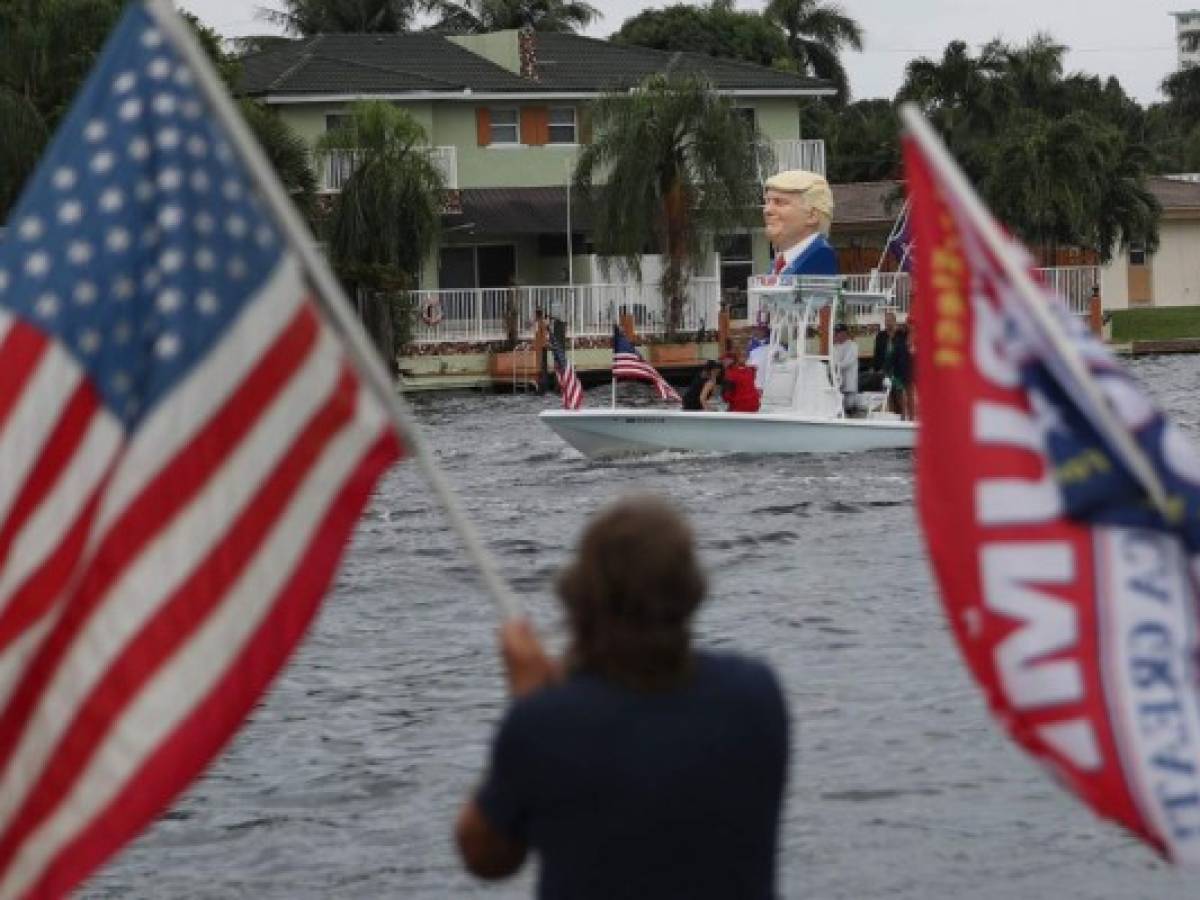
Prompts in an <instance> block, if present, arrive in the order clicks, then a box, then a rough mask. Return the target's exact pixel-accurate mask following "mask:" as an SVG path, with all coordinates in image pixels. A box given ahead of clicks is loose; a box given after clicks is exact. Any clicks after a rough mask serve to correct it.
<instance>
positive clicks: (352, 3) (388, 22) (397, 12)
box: [258, 0, 429, 37]
mask: <svg viewBox="0 0 1200 900" xmlns="http://www.w3.org/2000/svg"><path fill="white" fill-rule="evenodd" d="M281 2H282V5H283V8H282V9H270V8H267V7H259V9H258V13H259V15H260V16H262V18H263V19H265V20H266V21H268V22H270V23H271V24H272V25H276V26H278V27H280V28H282V29H283V30H284V31H285V32H287V33H288V34H292V35H301V36H304V37H308V36H309V35H314V34H328V33H330V32H353V33H371V34H378V33H389V32H397V31H408V30H409V29H410V28H411V27H412V26H413V24H414V23H415V21H416V18H417V14H418V13H420V12H421V11H423V10H424V9H425V8H426V7H427V6H428V5H429V4H428V3H427V2H426V0H281Z"/></svg>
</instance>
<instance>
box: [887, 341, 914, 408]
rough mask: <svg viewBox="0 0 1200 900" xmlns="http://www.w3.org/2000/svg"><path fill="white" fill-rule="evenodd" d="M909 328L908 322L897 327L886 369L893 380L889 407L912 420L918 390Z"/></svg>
mask: <svg viewBox="0 0 1200 900" xmlns="http://www.w3.org/2000/svg"><path fill="white" fill-rule="evenodd" d="M908 329H909V326H908V324H904V325H900V326H898V327H897V328H896V335H895V338H894V339H893V341H892V346H891V350H890V352H889V361H888V367H887V369H886V370H885V371H886V372H887V375H888V377H889V378H891V380H892V387H891V391H890V393H889V395H888V405H889V407H890V408H891V410H892V411H893V412H896V413H899V414H900V418H901V419H903V420H904V421H906V422H911V421H912V420H913V419H914V417H915V411H916V391H915V389H914V387H913V358H912V350H911V349H910V346H909V331H908Z"/></svg>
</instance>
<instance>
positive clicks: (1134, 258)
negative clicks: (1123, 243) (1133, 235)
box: [1129, 244, 1146, 266]
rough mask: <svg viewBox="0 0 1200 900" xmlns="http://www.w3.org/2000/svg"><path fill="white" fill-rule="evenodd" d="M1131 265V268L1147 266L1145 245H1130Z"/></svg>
mask: <svg viewBox="0 0 1200 900" xmlns="http://www.w3.org/2000/svg"><path fill="white" fill-rule="evenodd" d="M1129 264H1130V265H1131V266H1144V265H1145V264H1146V245H1145V244H1130V245H1129Z"/></svg>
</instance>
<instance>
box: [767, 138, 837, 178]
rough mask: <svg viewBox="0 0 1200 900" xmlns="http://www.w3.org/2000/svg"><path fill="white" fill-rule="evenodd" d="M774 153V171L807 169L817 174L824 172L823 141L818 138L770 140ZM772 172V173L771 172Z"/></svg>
mask: <svg viewBox="0 0 1200 900" xmlns="http://www.w3.org/2000/svg"><path fill="white" fill-rule="evenodd" d="M771 150H772V151H773V152H774V154H775V171H776V172H783V171H784V170H786V169H807V170H808V171H809V172H816V173H817V174H819V175H824V174H825V142H824V141H819V140H803V141H772V142H771ZM771 174H774V173H771Z"/></svg>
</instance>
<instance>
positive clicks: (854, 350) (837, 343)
mask: <svg viewBox="0 0 1200 900" xmlns="http://www.w3.org/2000/svg"><path fill="white" fill-rule="evenodd" d="M829 365H830V366H832V367H833V369H834V370H835V371H836V372H837V382H838V390H840V391H841V392H842V411H843V412H844V413H845V414H846V415H850V413H851V412H852V411H853V410H854V409H856V408H857V406H858V343H857V342H856V341H854V339H853V338H851V337H850V329H849V328H848V327H847V326H846V323H845V322H838V323H837V324H836V325H834V326H833V346H831V347H830V348H829Z"/></svg>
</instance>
